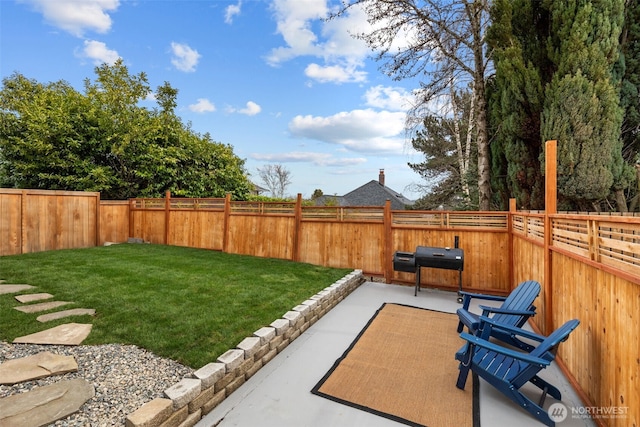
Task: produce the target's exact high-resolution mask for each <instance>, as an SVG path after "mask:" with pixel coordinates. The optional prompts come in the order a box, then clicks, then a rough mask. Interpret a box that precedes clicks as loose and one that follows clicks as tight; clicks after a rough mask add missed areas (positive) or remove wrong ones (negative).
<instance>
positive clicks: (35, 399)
mask: <svg viewBox="0 0 640 427" xmlns="http://www.w3.org/2000/svg"><path fill="white" fill-rule="evenodd" d="M94 396H95V388H94V387H93V385H91V383H89V382H88V381H86V380H83V379H73V380H67V381H59V382H57V383H55V384H51V385H47V386H43V387H38V388H35V389H33V390H31V391H28V392H26V393H20V394H15V395H13V396H9V397H5V398H3V399H0V425H1V426H7V427H9V426H34V427H37V426H46V425H49V424H51V423H53V422H55V421H57V420H61V419H63V418H66V417H68V416H69V415H71V414H73V413H74V412H77V411H78V410H79V409H80V407H81V406H82V405H83V404H84V403H85V402H86V401H87V400H89V399H91V398H92V397H94Z"/></svg>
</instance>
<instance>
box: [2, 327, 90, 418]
mask: <svg viewBox="0 0 640 427" xmlns="http://www.w3.org/2000/svg"><path fill="white" fill-rule="evenodd" d="M92 326H93V325H91V324H84V323H65V324H64V325H60V326H56V327H55V328H51V329H47V330H44V331H41V332H36V333H35V334H31V335H25V336H23V337H18V338H16V339H15V340H13V343H14V344H51V345H80V344H81V343H82V341H84V339H85V338H87V336H88V335H89V332H91V327H92ZM0 425H1V424H0Z"/></svg>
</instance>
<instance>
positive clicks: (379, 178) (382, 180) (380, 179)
mask: <svg viewBox="0 0 640 427" xmlns="http://www.w3.org/2000/svg"><path fill="white" fill-rule="evenodd" d="M378 182H379V183H380V185H382V186H384V169H380V175H378Z"/></svg>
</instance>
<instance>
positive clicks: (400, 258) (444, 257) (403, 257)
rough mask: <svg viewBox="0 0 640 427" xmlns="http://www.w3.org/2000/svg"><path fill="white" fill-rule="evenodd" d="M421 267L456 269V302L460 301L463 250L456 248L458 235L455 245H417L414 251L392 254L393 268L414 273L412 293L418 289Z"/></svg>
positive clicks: (416, 293) (416, 292) (415, 293)
mask: <svg viewBox="0 0 640 427" xmlns="http://www.w3.org/2000/svg"><path fill="white" fill-rule="evenodd" d="M421 267H428V268H442V269H445V270H458V272H459V273H460V274H459V276H458V302H462V296H461V294H460V292H462V270H463V269H464V251H463V250H462V249H460V248H458V236H456V238H455V247H453V248H449V247H445V248H438V247H431V246H418V247H417V248H416V251H415V252H401V251H397V252H396V253H395V254H394V255H393V269H394V270H395V271H404V272H408V273H415V274H416V286H415V292H414V295H416V296H417V295H418V291H419V290H420V269H421Z"/></svg>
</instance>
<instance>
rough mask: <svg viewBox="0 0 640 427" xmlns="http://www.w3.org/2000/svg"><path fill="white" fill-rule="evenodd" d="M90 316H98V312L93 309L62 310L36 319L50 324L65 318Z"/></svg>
mask: <svg viewBox="0 0 640 427" xmlns="http://www.w3.org/2000/svg"><path fill="white" fill-rule="evenodd" d="M86 314H88V315H89V316H94V315H95V314H96V310H95V309H93V308H72V309H71V310H62V311H56V312H54V313H48V314H42V315H40V316H38V317H36V320H37V321H38V322H42V323H44V322H49V321H51V320H57V319H62V318H63V317H69V316H83V315H86Z"/></svg>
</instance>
